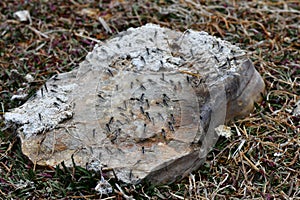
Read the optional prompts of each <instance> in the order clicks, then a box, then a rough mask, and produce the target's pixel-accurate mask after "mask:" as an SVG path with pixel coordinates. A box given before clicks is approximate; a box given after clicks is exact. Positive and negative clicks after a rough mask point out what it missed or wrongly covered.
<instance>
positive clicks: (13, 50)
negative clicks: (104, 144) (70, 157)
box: [0, 0, 300, 199]
mask: <svg viewBox="0 0 300 200" xmlns="http://www.w3.org/2000/svg"><path fill="white" fill-rule="evenodd" d="M99 2H100V3H99ZM99 2H94V1H88V0H82V1H78V2H77V1H76V2H75V1H61V0H59V1H42V0H41V1H16V0H15V1H8V0H4V1H1V2H0V10H1V13H0V21H1V23H0V58H1V59H0V67H1V71H0V76H1V79H0V96H1V106H0V112H1V115H0V127H1V129H2V130H1V131H0V136H1V137H0V197H1V196H2V197H3V198H13V199H18V198H24V199H34V198H46V199H51V198H66V199H72V198H73V199H78V198H80V199H90V198H100V197H102V198H107V199H110V198H119V199H121V198H123V197H126V195H127V196H133V197H135V198H138V199H141V198H145V199H146V198H151V199H166V198H171V199H183V198H188V199H242V198H243V199H296V198H299V199H300V187H299V186H300V181H299V180H300V162H299V157H300V156H299V155H300V150H299V149H300V135H299V132H300V131H299V130H300V124H299V119H300V116H293V115H292V111H293V109H294V106H295V104H296V102H297V101H298V100H299V94H300V78H299V77H300V63H299V60H300V54H299V50H300V48H299V47H300V39H299V35H300V33H299V32H300V27H299V21H300V3H299V2H298V1H297V0H294V1H292V0H290V1H289V0H288V1H280V0H279V1H243V2H240V1H224V2H221V1H217V0H213V1H209V2H206V1H196V0H169V1H167V0H165V1H164V0H159V1H145V2H144V3H138V2H136V1H122V0H119V1H116V0H114V1H99ZM18 10H29V11H30V14H31V19H32V23H27V22H19V21H18V20H16V19H15V18H14V17H13V13H14V12H15V11H18ZM98 16H101V17H102V18H103V19H104V20H105V21H106V22H107V24H108V25H109V28H110V29H111V31H106V29H105V28H103V26H102V25H101V23H99V21H98ZM148 22H152V23H156V24H160V25H161V26H164V27H169V28H172V29H176V30H181V31H183V30H186V29H188V28H191V29H194V30H204V31H207V32H209V33H210V34H212V35H216V36H219V37H221V38H223V39H225V40H228V41H230V42H232V43H235V44H238V45H239V46H240V47H241V48H243V49H246V50H247V51H248V52H249V56H250V58H251V59H252V60H253V62H254V64H255V66H256V68H257V69H258V71H259V72H260V74H261V75H262V77H263V78H264V80H265V83H266V87H267V91H266V94H265V96H264V100H263V102H262V103H260V104H258V105H256V108H255V111H254V112H253V114H252V115H251V116H249V117H247V118H244V119H242V120H237V121H235V122H234V123H232V124H231V125H232V130H233V131H234V133H235V135H234V136H233V137H232V138H230V139H228V140H227V139H226V140H225V139H223V138H221V139H220V140H219V142H218V143H217V145H216V146H215V148H214V150H213V151H212V152H211V153H210V154H209V156H208V159H207V162H206V163H205V164H204V165H203V166H202V167H201V168H200V169H199V171H196V172H194V173H193V174H191V175H190V176H189V177H187V178H185V179H184V180H182V181H180V182H178V183H176V184H172V185H164V186H159V187H153V186H145V185H144V186H142V185H138V186H136V187H132V186H131V187H130V186H122V191H120V190H119V189H117V188H116V190H115V192H114V193H113V194H112V196H110V197H108V196H105V197H104V196H101V195H99V194H97V193H96V192H95V191H94V190H93V187H94V186H95V184H96V182H97V179H98V178H99V177H97V175H96V174H94V173H93V172H88V171H86V170H85V169H83V168H80V167H78V166H75V167H74V169H73V170H70V169H67V168H62V169H60V168H58V167H56V168H49V169H39V168H38V169H35V170H33V165H32V163H31V162H30V161H29V160H28V159H27V158H25V157H24V156H22V154H21V151H20V143H19V141H18V140H17V138H16V137H15V133H14V132H13V131H14V129H13V128H7V127H5V125H4V123H3V117H2V115H3V113H4V112H5V111H7V110H9V109H10V108H14V107H17V106H19V105H21V104H22V103H23V102H24V101H25V100H26V99H23V100H22V99H19V100H18V99H16V100H13V101H12V100H11V97H12V96H13V95H14V94H18V93H25V94H29V96H30V95H31V94H33V93H34V91H35V90H36V89H37V88H38V87H40V86H41V85H42V84H43V83H44V82H45V80H47V78H49V77H50V76H51V75H53V74H55V73H61V72H65V71H69V70H71V69H72V68H74V67H75V66H76V65H77V64H78V63H79V62H81V61H82V60H83V59H84V57H85V55H86V53H87V52H88V51H91V50H92V48H93V46H94V45H95V43H96V42H97V41H99V40H104V39H107V38H109V37H110V36H112V35H114V34H116V33H118V32H120V31H123V30H125V29H127V28H128V27H137V26H140V25H143V24H145V23H148ZM26 74H31V75H32V76H33V77H34V82H32V83H30V84H24V82H26V81H25V80H24V77H25V75H26ZM19 88H23V91H20V90H19ZM113 184H114V183H113Z"/></svg>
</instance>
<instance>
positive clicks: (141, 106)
mask: <svg viewBox="0 0 300 200" xmlns="http://www.w3.org/2000/svg"><path fill="white" fill-rule="evenodd" d="M263 90H264V83H263V80H262V78H261V77H260V75H259V74H258V72H257V71H256V70H255V68H254V66H253V64H252V63H251V61H250V60H249V59H248V58H247V55H246V53H245V52H244V51H243V50H241V49H240V48H238V47H237V46H234V45H232V44H230V43H229V42H226V41H223V40H221V39H218V38H215V37H213V36H210V35H209V34H207V33H205V32H197V31H193V30H187V31H185V32H184V33H181V32H176V31H172V30H169V29H166V28H161V27H159V26H156V25H153V24H147V25H145V26H142V27H140V28H136V29H133V28H130V29H128V30H127V31H125V32H122V33H120V34H119V35H117V36H116V37H114V38H113V39H110V40H108V41H107V42H106V43H105V44H104V45H101V46H97V45H96V47H95V48H94V50H93V52H91V53H89V54H88V55H87V57H86V60H85V61H84V62H82V63H81V64H80V67H79V68H77V69H74V70H73V71H71V72H68V73H63V74H58V75H56V76H54V77H52V78H51V79H50V80H48V81H47V82H46V84H45V85H44V86H43V87H42V88H40V90H39V91H37V93H36V95H35V96H34V97H32V98H31V99H30V100H28V101H27V102H26V103H25V104H24V105H22V106H21V107H19V108H16V109H14V110H12V111H11V112H8V113H6V114H5V120H6V123H7V124H16V125H17V127H18V128H17V131H18V133H19V136H20V138H21V141H22V150H23V152H24V154H25V155H27V156H28V157H29V158H30V159H31V160H32V161H33V162H34V163H36V164H39V165H51V166H55V165H57V164H59V163H61V162H62V161H64V162H65V164H66V166H70V167H71V166H72V160H71V156H72V155H73V158H74V160H75V163H76V164H79V165H81V166H83V167H86V166H87V167H88V168H89V169H98V170H100V169H101V168H103V167H108V168H113V169H114V172H115V174H116V176H117V178H118V179H119V180H121V181H124V182H126V183H133V184H135V183H138V182H140V181H144V180H146V181H150V182H152V183H153V184H163V183H170V182H173V181H175V180H178V179H181V178H183V177H184V176H186V175H188V173H190V172H191V171H192V170H195V169H197V168H198V167H199V166H200V165H201V164H202V163H203V162H204V161H205V158H206V155H207V153H208V152H209V151H210V149H211V148H212V147H213V145H214V144H215V142H216V141H217V139H218V135H217V133H216V132H215V128H216V127H218V126H220V125H223V124H225V123H226V122H227V121H228V120H230V119H232V118H234V117H237V116H243V115H247V114H248V113H249V112H250V111H251V110H252V108H253V102H254V101H258V100H259V98H260V93H261V92H263Z"/></svg>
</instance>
